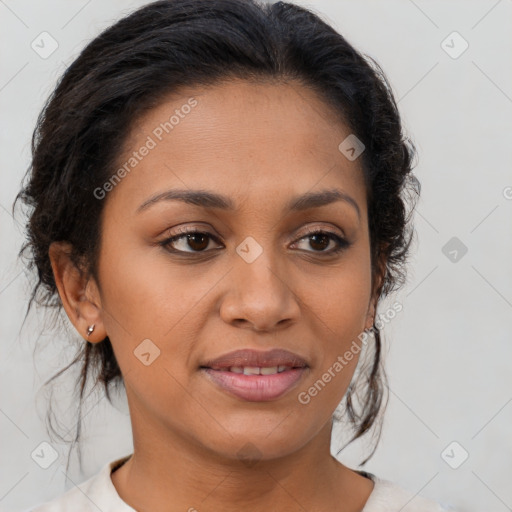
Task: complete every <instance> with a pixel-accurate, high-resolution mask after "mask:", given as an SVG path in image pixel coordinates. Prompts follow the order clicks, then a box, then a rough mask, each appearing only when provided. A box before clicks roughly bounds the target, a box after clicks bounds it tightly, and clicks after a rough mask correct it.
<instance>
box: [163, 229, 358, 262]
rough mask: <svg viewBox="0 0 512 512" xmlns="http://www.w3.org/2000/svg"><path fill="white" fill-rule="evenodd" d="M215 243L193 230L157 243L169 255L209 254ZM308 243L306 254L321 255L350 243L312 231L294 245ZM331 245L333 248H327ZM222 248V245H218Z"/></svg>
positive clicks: (205, 233)
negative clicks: (311, 249) (211, 245)
mask: <svg viewBox="0 0 512 512" xmlns="http://www.w3.org/2000/svg"><path fill="white" fill-rule="evenodd" d="M212 240H213V241H215V242H216V243H217V244H220V242H219V240H218V239H217V237H215V236H214V235H212V234H210V233H208V232H205V231H198V230H197V229H194V228H188V229H187V228H184V229H181V230H180V232H179V233H178V234H176V235H173V236H172V237H170V238H166V239H165V240H163V241H161V242H159V245H161V246H162V247H164V248H165V249H166V250H167V251H169V252H171V253H191V254H194V253H195V254H199V253H204V252H209V249H208V248H209V246H210V242H211V241H212ZM303 241H306V242H309V244H310V247H313V249H314V250H313V251H310V250H307V249H306V251H307V252H316V253H322V254H327V255H329V254H337V253H339V252H341V251H343V250H345V249H347V248H348V247H349V246H350V242H348V241H347V240H345V239H344V238H342V237H341V236H339V235H337V234H336V233H332V232H330V231H323V230H313V231H310V232H309V233H307V234H306V235H305V236H303V237H301V238H300V239H299V240H298V241H297V242H295V244H294V245H296V244H297V243H299V242H303ZM331 244H334V247H331V249H330V250H326V249H328V248H329V246H330V245H331ZM220 245H221V246H222V244H220Z"/></svg>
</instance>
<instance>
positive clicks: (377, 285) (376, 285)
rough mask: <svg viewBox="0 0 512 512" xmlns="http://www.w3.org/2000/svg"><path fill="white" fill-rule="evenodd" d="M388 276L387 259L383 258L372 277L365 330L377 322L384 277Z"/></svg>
mask: <svg viewBox="0 0 512 512" xmlns="http://www.w3.org/2000/svg"><path fill="white" fill-rule="evenodd" d="M385 275H386V257H385V256H382V257H381V258H380V260H379V262H378V264H377V270H375V271H374V275H373V276H372V295H371V297H370V303H369V305H368V313H367V315H366V324H365V329H370V328H371V327H373V325H374V322H375V315H376V313H377V303H378V301H379V297H380V295H381V291H382V285H383V284H384V277H385Z"/></svg>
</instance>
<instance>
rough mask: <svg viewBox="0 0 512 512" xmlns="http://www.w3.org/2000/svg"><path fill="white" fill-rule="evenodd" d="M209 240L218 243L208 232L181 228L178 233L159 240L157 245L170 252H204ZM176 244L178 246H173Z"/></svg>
mask: <svg viewBox="0 0 512 512" xmlns="http://www.w3.org/2000/svg"><path fill="white" fill-rule="evenodd" d="M211 240H214V241H215V242H217V243H219V241H218V239H217V238H216V237H214V236H213V235H211V234H210V233H207V232H204V231H197V230H196V229H182V230H181V231H180V233H179V234H177V235H174V236H172V237H170V238H166V239H165V240H163V241H162V242H159V245H161V246H162V247H164V248H165V249H166V250H168V251H169V252H172V253H180V252H188V253H201V252H206V249H207V248H208V246H209V244H210V241H211ZM177 242H179V243H177ZM176 246H178V248H175V247H176ZM187 248H188V249H192V250H187Z"/></svg>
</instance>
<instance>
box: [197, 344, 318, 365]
mask: <svg viewBox="0 0 512 512" xmlns="http://www.w3.org/2000/svg"><path fill="white" fill-rule="evenodd" d="M280 366H281V367H288V368H305V367H307V366H308V364H307V362H306V360H305V359H304V358H302V357H300V356H299V355H297V354H294V353H293V352H289V351H288V350H284V349H273V350H268V351H265V352H260V351H256V350H250V349H245V350H236V351H235V352H230V353H229V354H226V355H224V356H221V357H218V358H217V359H213V360H210V361H206V362H204V363H203V364H201V367H203V368H211V369H212V370H227V369H229V368H274V367H277V368H279V367H280Z"/></svg>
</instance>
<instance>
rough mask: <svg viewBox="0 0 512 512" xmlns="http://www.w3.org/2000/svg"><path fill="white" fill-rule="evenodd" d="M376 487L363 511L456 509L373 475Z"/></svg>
mask: <svg viewBox="0 0 512 512" xmlns="http://www.w3.org/2000/svg"><path fill="white" fill-rule="evenodd" d="M371 478H372V480H373V482H374V488H373V491H372V493H371V494H370V497H369V498H368V501H367V502H366V505H365V506H364V509H363V510H362V512H396V511H397V510H400V511H402V512H447V511H449V510H454V509H453V508H447V507H445V506H442V505H441V504H439V503H436V502H435V501H432V500H429V499H427V498H424V497H422V496H419V495H418V494H415V493H413V492H411V491H408V490H406V489H404V488H402V487H400V486H399V485H397V484H395V483H393V482H390V481H389V480H384V479H381V478H378V477H376V476H374V475H371Z"/></svg>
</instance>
